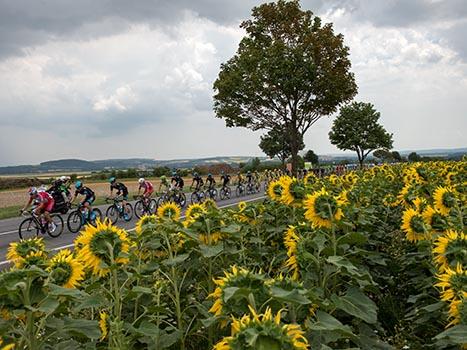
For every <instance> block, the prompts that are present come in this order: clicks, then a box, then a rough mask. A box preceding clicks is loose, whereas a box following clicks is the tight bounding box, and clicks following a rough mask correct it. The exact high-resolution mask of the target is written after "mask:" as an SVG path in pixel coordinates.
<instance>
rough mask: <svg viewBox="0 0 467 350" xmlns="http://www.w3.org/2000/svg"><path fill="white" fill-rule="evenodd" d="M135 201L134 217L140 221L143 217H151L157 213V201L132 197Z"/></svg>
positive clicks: (142, 197)
mask: <svg viewBox="0 0 467 350" xmlns="http://www.w3.org/2000/svg"><path fill="white" fill-rule="evenodd" d="M133 198H134V199H137V201H136V203H135V208H134V211H135V215H136V217H137V218H138V219H140V218H141V217H142V216H144V215H152V214H155V213H156V211H157V201H156V200H155V199H154V198H148V197H144V196H133Z"/></svg>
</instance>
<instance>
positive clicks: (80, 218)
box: [66, 204, 102, 233]
mask: <svg viewBox="0 0 467 350" xmlns="http://www.w3.org/2000/svg"><path fill="white" fill-rule="evenodd" d="M83 209H84V210H83ZM97 219H102V212H101V211H100V210H99V209H98V208H92V212H91V213H89V211H88V210H87V209H85V208H84V207H83V205H82V204H78V205H77V206H76V210H73V211H72V212H71V213H70V215H68V219H67V222H66V225H67V227H68V230H69V231H70V232H71V233H76V232H78V231H79V230H81V227H83V226H84V225H86V224H90V225H92V226H96V225H97V224H96V222H97Z"/></svg>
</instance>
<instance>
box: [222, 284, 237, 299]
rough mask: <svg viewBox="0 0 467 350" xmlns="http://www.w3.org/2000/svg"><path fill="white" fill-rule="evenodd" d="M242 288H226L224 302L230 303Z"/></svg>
mask: <svg viewBox="0 0 467 350" xmlns="http://www.w3.org/2000/svg"><path fill="white" fill-rule="evenodd" d="M239 290H240V288H238V287H227V288H224V302H227V301H229V299H230V298H232V297H233V296H234V295H235V293H237V291H239Z"/></svg>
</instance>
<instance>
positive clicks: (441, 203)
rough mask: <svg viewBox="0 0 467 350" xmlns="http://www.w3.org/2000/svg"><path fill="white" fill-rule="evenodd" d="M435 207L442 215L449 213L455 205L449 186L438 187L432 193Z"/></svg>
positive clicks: (453, 195) (454, 197)
mask: <svg viewBox="0 0 467 350" xmlns="http://www.w3.org/2000/svg"><path fill="white" fill-rule="evenodd" d="M433 200H434V204H435V208H436V209H437V210H438V211H439V212H440V213H441V214H443V215H449V213H450V211H451V209H453V208H454V207H455V206H456V196H455V194H454V192H453V190H452V189H451V188H449V187H438V188H437V189H436V190H435V192H434V193H433Z"/></svg>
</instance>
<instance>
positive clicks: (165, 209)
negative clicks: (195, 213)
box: [157, 202, 181, 221]
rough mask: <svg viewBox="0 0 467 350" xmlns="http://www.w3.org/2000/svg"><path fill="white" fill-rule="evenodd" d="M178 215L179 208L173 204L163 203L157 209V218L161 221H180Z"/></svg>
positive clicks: (179, 212)
mask: <svg viewBox="0 0 467 350" xmlns="http://www.w3.org/2000/svg"><path fill="white" fill-rule="evenodd" d="M180 214H181V209H180V207H179V206H178V205H177V204H175V203H173V202H167V203H164V204H162V205H161V206H160V207H159V209H157V216H159V217H160V218H161V219H162V218H165V219H171V220H174V221H177V220H178V219H180Z"/></svg>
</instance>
